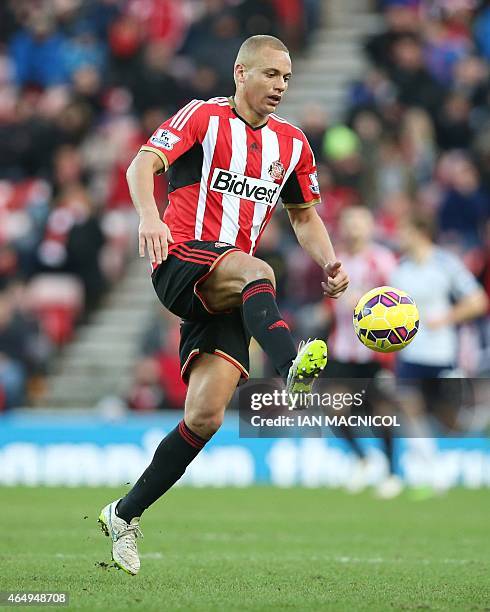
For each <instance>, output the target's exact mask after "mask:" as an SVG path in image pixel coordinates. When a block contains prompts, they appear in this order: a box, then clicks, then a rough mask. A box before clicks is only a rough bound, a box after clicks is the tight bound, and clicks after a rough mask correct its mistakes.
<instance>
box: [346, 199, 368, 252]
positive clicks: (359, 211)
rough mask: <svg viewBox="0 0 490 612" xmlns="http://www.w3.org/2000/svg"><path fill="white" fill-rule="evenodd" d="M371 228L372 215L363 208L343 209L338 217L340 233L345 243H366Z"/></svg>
mask: <svg viewBox="0 0 490 612" xmlns="http://www.w3.org/2000/svg"><path fill="white" fill-rule="evenodd" d="M373 229H374V228H373V218H372V215H371V213H370V212H369V211H368V210H367V209H365V208H352V209H350V210H345V211H344V213H343V214H342V216H341V218H340V233H341V235H342V239H343V241H344V242H345V243H346V244H347V245H351V244H358V245H359V244H367V243H368V242H369V241H370V240H371V237H372V233H373Z"/></svg>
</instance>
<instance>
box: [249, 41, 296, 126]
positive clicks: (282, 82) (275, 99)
mask: <svg viewBox="0 0 490 612" xmlns="http://www.w3.org/2000/svg"><path fill="white" fill-rule="evenodd" d="M290 78H291V59H290V57H289V54H288V53H286V52H285V51H277V50H275V49H264V50H263V51H262V52H261V54H260V55H258V56H257V57H256V59H255V61H254V65H253V66H250V67H247V68H246V70H245V71H244V81H243V93H244V95H245V98H246V100H247V102H248V104H249V106H250V107H251V108H252V109H253V110H254V111H255V113H257V115H260V116H263V117H265V116H267V115H269V114H270V113H273V112H274V111H275V110H276V108H277V106H278V105H279V104H280V102H281V100H282V96H283V95H284V93H285V92H286V90H287V88H288V83H289V79H290Z"/></svg>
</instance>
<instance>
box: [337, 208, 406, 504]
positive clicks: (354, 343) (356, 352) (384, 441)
mask: <svg viewBox="0 0 490 612" xmlns="http://www.w3.org/2000/svg"><path fill="white" fill-rule="evenodd" d="M339 230H340V242H341V247H340V249H339V252H338V254H339V257H340V258H341V259H342V261H343V262H344V263H345V265H346V267H347V268H348V269H349V276H350V284H349V289H348V291H347V292H346V294H345V296H344V299H343V300H340V301H336V302H330V303H327V306H328V307H329V309H330V311H331V317H332V318H333V321H334V329H333V333H332V335H331V336H330V337H329V347H330V363H329V368H328V375H329V377H330V378H339V379H342V378H366V379H375V380H373V383H372V385H370V389H369V401H368V402H367V403H366V405H365V406H364V407H363V408H364V410H365V411H369V412H373V411H374V413H376V414H382V413H383V410H384V411H385V412H386V413H387V414H392V413H393V409H394V405H393V401H392V399H391V398H390V396H389V394H388V393H386V392H384V391H382V384H381V381H380V380H379V375H380V373H381V372H382V371H383V367H384V366H385V367H386V363H385V362H386V360H383V358H384V357H386V356H385V355H383V356H381V355H380V354H379V353H375V352H374V351H371V350H369V349H368V348H366V347H365V346H364V345H363V344H361V343H360V342H359V340H358V339H357V338H356V336H355V334H353V333H352V313H353V311H354V308H355V306H356V304H357V302H358V301H359V299H360V298H361V297H362V295H363V294H364V293H366V291H369V290H370V289H372V288H373V287H379V286H381V285H387V284H388V281H389V279H390V277H391V274H392V272H393V270H394V268H395V267H396V258H395V256H394V255H393V254H392V252H391V251H390V250H389V249H387V248H386V247H384V246H382V245H381V244H377V243H376V242H374V240H373V234H374V218H373V214H372V213H371V211H370V210H369V209H368V208H366V207H364V206H349V207H346V208H344V209H343V210H342V213H341V215H340V223H339ZM344 384H345V383H344ZM347 390H348V389H346V390H345V391H347ZM342 433H343V435H344V437H345V440H346V441H347V443H348V444H349V446H350V447H351V449H352V451H353V452H354V453H355V454H356V455H357V457H358V459H359V461H358V463H357V465H356V467H355V469H354V471H353V474H352V477H351V478H350V480H349V482H348V484H347V488H348V490H349V491H351V492H353V493H354V492H358V491H361V490H362V489H364V488H365V487H367V486H368V476H369V465H368V461H367V456H366V451H365V449H364V448H363V446H362V445H361V444H360V443H359V440H358V439H357V438H356V436H355V431H354V430H353V429H352V428H351V427H349V426H346V427H345V428H343V431H342ZM380 443H381V451H382V452H383V453H384V455H385V456H386V459H387V464H388V475H387V477H386V478H385V479H383V481H382V482H381V483H380V484H379V485H378V486H377V490H376V494H377V495H378V496H379V497H382V498H389V497H391V496H395V495H397V494H398V489H400V488H401V484H400V479H399V477H398V476H396V475H395V469H394V463H393V436H392V432H391V431H390V429H389V428H382V430H381V437H380Z"/></svg>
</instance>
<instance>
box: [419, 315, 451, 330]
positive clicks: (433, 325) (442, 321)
mask: <svg viewBox="0 0 490 612" xmlns="http://www.w3.org/2000/svg"><path fill="white" fill-rule="evenodd" d="M449 324H450V322H449V320H448V318H447V316H444V315H443V316H439V317H430V318H428V319H427V321H425V327H427V329H431V330H433V331H436V330H438V329H442V328H443V327H447V326H448V325H449Z"/></svg>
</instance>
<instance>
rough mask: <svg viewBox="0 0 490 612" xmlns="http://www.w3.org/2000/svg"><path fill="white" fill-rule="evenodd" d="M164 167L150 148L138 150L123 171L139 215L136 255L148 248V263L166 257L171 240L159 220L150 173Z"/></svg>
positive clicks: (159, 260) (141, 254)
mask: <svg viewBox="0 0 490 612" xmlns="http://www.w3.org/2000/svg"><path fill="white" fill-rule="evenodd" d="M164 168H165V166H164V161H163V159H162V158H161V157H160V156H159V155H157V154H155V153H153V152H152V151H139V153H138V154H137V155H136V157H135V158H134V159H133V161H132V162H131V164H130V165H129V168H128V170H127V172H126V178H127V181H128V185H129V191H130V193H131V199H132V200H133V204H134V207H135V208H136V210H137V211H138V214H139V216H140V225H139V230H138V236H139V254H140V257H144V256H145V249H146V250H147V251H148V255H149V257H150V261H151V262H152V263H158V264H161V263H162V261H164V260H165V259H167V255H168V244H169V243H172V242H173V238H172V234H171V233H170V229H169V228H168V226H167V225H166V224H165V223H164V222H163V221H162V220H161V219H160V215H159V213H158V208H157V204H156V202H155V197H154V195H153V189H154V181H153V176H154V175H155V174H157V173H159V172H161V171H162V170H163V169H164Z"/></svg>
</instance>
